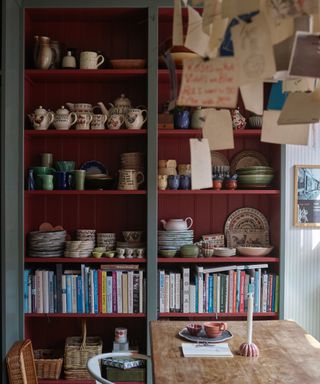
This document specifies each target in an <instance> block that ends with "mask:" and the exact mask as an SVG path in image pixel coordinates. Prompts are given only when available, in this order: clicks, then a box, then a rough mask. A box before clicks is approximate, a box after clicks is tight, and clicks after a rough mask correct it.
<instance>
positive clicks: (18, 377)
mask: <svg viewBox="0 0 320 384" xmlns="http://www.w3.org/2000/svg"><path fill="white" fill-rule="evenodd" d="M6 361H7V367H8V377H9V383H10V384H24V383H28V384H37V383H38V380H37V375H36V367H35V363H34V357H33V350H32V343H31V340H25V341H17V342H16V343H14V344H13V346H12V347H11V348H10V350H9V352H8V354H7V357H6Z"/></svg>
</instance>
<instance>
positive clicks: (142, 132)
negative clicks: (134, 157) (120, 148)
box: [24, 129, 147, 138]
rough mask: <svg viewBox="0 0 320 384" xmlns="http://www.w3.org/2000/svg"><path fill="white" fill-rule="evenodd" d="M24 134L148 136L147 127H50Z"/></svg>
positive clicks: (30, 135)
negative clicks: (62, 128)
mask: <svg viewBox="0 0 320 384" xmlns="http://www.w3.org/2000/svg"><path fill="white" fill-rule="evenodd" d="M24 135H25V137H26V138H28V137H63V138H64V137H86V138H87V137H99V138H100V137H107V138H108V137H121V138H123V137H124V136H129V137H131V136H134V137H135V136H146V135H147V130H146V129H119V130H112V129H101V130H99V129H98V130H92V129H88V130H83V131H81V130H75V129H68V130H67V131H60V130H55V129H48V130H46V131H37V130H31V129H30V130H25V131H24Z"/></svg>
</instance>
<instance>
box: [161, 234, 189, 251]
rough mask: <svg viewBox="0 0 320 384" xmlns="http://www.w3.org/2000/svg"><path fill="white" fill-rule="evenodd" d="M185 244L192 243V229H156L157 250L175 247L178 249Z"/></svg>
mask: <svg viewBox="0 0 320 384" xmlns="http://www.w3.org/2000/svg"><path fill="white" fill-rule="evenodd" d="M186 244H193V230H192V229H189V230H184V231H158V250H160V249H168V247H170V248H171V249H172V248H175V249H176V250H177V251H180V248H181V247H182V246H183V245H186Z"/></svg>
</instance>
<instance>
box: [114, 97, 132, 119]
mask: <svg viewBox="0 0 320 384" xmlns="http://www.w3.org/2000/svg"><path fill="white" fill-rule="evenodd" d="M109 105H110V107H111V110H109V113H114V112H113V111H115V113H121V114H126V113H127V111H128V109H129V108H131V101H130V99H128V98H127V97H126V96H125V95H124V93H122V94H121V95H120V97H118V98H117V99H115V101H114V104H112V103H109Z"/></svg>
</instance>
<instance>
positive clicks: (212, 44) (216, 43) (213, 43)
mask: <svg viewBox="0 0 320 384" xmlns="http://www.w3.org/2000/svg"><path fill="white" fill-rule="evenodd" d="M228 23H229V19H228V18H227V17H225V18H222V17H221V16H220V15H218V16H214V18H213V23H212V25H211V31H210V39H209V46H208V55H209V56H210V57H216V56H217V55H218V50H219V48H220V45H221V43H222V41H223V39H224V35H225V32H226V29H227V27H228Z"/></svg>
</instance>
